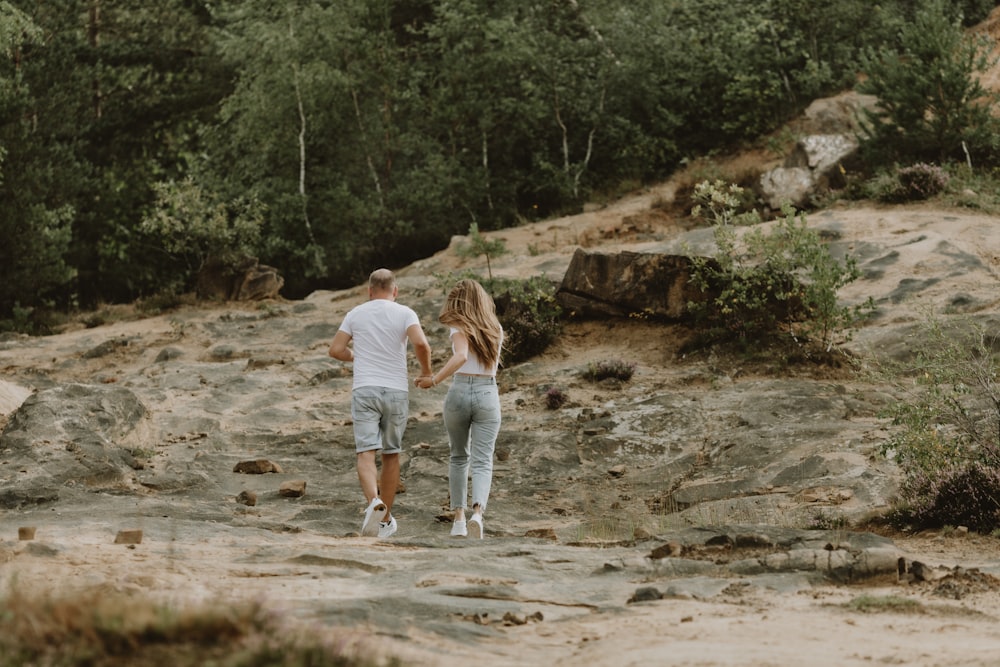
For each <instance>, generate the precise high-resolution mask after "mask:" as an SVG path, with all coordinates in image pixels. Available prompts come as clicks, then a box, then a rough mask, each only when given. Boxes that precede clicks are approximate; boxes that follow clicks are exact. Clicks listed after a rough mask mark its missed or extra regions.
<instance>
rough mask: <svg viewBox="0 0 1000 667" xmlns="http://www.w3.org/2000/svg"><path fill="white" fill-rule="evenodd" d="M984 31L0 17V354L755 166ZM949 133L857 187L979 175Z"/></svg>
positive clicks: (11, 4)
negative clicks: (847, 99) (920, 38)
mask: <svg viewBox="0 0 1000 667" xmlns="http://www.w3.org/2000/svg"><path fill="white" fill-rule="evenodd" d="M996 4H997V3H995V2H993V1H992V0H919V1H914V0H885V1H884V2H880V3H878V4H874V5H873V4H872V3H871V2H870V0H842V1H840V2H836V3H816V2H810V1H809V0H674V1H664V0H628V1H627V2H623V1H621V0H544V1H543V0H489V1H486V0H374V1H372V0H329V1H324V0H290V1H287V2H281V3H274V2H266V1H264V0H214V1H212V0H200V1H198V0H158V1H157V2H155V3H150V2H147V1H145V0H48V1H46V2H38V1H37V0H2V1H0V44H2V45H3V55H4V61H3V67H2V68H0V179H2V180H0V238H2V239H3V243H2V244H0V329H3V328H7V329H10V328H17V329H19V330H34V331H38V332H41V331H43V330H44V316H43V313H46V312H52V311H66V310H72V309H83V308H92V307H95V306H96V305H98V304H101V303H122V302H129V301H134V300H137V299H143V298H149V297H153V296H155V295H171V294H174V295H176V294H182V293H184V292H185V291H188V290H190V289H191V287H192V281H193V279H194V277H195V275H196V272H197V271H198V269H199V268H200V267H201V266H203V265H204V263H205V262H206V261H209V260H212V259H220V258H221V259H223V260H224V261H228V262H238V261H240V260H241V259H243V258H255V259H259V260H260V261H261V262H262V263H265V264H267V265H270V266H274V267H276V268H277V269H278V270H279V271H280V272H281V274H282V276H283V277H284V280H285V286H284V291H283V293H284V295H285V296H288V297H290V298H299V297H302V296H304V295H306V294H308V293H309V292H311V291H313V290H315V289H336V288H343V287H347V286H350V285H355V284H358V283H359V282H360V281H361V280H363V279H364V278H365V277H366V276H367V274H368V272H369V271H370V270H371V268H372V267H374V266H380V265H381V266H390V267H398V266H403V265H406V264H408V263H410V262H412V261H413V260H415V259H418V258H421V257H426V256H429V255H431V254H433V253H434V252H436V251H438V250H440V249H442V248H444V247H446V246H447V245H448V243H449V240H450V239H451V237H452V236H453V235H455V234H465V233H467V232H468V231H470V230H472V229H479V230H483V231H485V230H493V229H501V228H506V227H510V226H513V225H518V224H522V223H523V222H526V221H534V220H539V219H543V218H546V217H550V216H555V215H565V214H569V213H573V212H576V211H579V210H581V209H582V207H583V206H584V204H585V203H587V202H600V201H608V200H611V199H613V198H614V197H617V196H618V195H620V194H622V193H623V192H626V191H629V190H631V189H634V188H637V187H641V186H642V185H643V184H646V183H652V182H656V181H659V180H662V179H664V178H666V177H668V176H669V175H670V174H672V173H674V172H675V171H677V170H678V169H679V168H681V167H683V166H684V165H685V164H687V163H688V162H689V161H690V160H692V159H693V158H695V157H697V156H702V155H707V154H711V153H713V152H719V151H725V150H728V149H730V148H733V147H735V146H738V145H740V144H744V143H746V142H752V141H755V140H758V138H759V137H763V136H766V135H767V133H768V132H770V131H772V130H774V129H775V128H778V127H780V126H782V124H783V123H785V122H786V121H787V120H788V119H790V118H792V117H794V116H795V115H797V114H798V113H800V112H801V111H802V109H804V108H805V106H806V105H808V104H809V103H810V102H811V101H812V100H813V99H816V98H818V97H822V96H825V95H828V94H830V93H833V92H837V91H842V90H845V89H851V88H854V87H855V86H856V85H858V82H859V81H864V80H865V78H866V76H867V75H868V74H869V72H868V70H869V69H870V67H871V66H872V65H873V64H875V63H883V64H884V63H886V62H888V61H887V59H886V56H887V54H889V53H892V52H895V53H903V54H904V56H903V60H898V59H897V61H896V62H897V64H899V63H900V62H902V63H905V62H906V60H907V59H911V60H912V59H916V58H919V57H920V53H918V52H915V51H913V46H914V45H913V44H912V43H911V44H906V39H907V29H908V27H909V26H913V25H914V23H915V22H917V21H919V20H920V17H921V12H924V13H925V15H924V19H925V20H926V12H927V11H932V12H933V13H934V15H935V16H940V20H941V21H943V22H944V23H945V24H947V25H948V26H951V25H954V26H956V27H957V28H961V26H970V25H974V24H975V23H977V22H978V21H980V20H982V19H983V18H984V17H985V16H986V15H987V14H988V13H989V12H990V10H991V9H992V8H993V7H994V6H995V5H996ZM924 32H925V33H927V31H924ZM910 36H911V41H912V32H911V33H910ZM928 39H929V37H928ZM930 46H935V45H930ZM936 48H937V49H938V50H939V51H940V49H941V48H943V47H942V45H940V44H938V45H936ZM907 49H909V50H907ZM962 53H964V54H966V55H968V58H967V59H966V61H964V62H962V63H959V66H960V67H965V68H966V70H968V69H970V68H974V67H975V63H974V62H973V60H971V58H973V57H974V56H975V53H973V52H962ZM900 71H909V70H900ZM883 73H884V72H883ZM910 83H911V84H912V85H910V88H909V90H910V91H911V92H912V93H913V94H914V95H917V94H919V91H918V90H917V89H918V88H919V86H920V85H922V82H920V81H918V80H916V79H914V80H913V81H912V82H910ZM908 85H909V84H908ZM904 88H905V86H904ZM882 92H885V91H882ZM954 97H955V98H956V99H959V100H960V101H961V103H962V104H963V105H965V104H968V103H969V101H970V98H969V95H968V94H967V91H956V92H955V94H954ZM885 99H888V98H883V100H885ZM891 101H892V100H890V102H891ZM895 102H896V108H897V110H901V111H902V112H906V110H907V109H912V110H913V111H914V112H916V113H917V114H920V115H923V114H924V111H925V110H926V100H922V101H916V100H907V99H906V98H905V96H903V97H901V98H899V99H897V100H895ZM934 112H935V113H937V114H938V116H939V117H945V116H946V115H947V114H946V110H941V109H936V110H934ZM904 116H905V114H904ZM947 117H948V118H949V120H952V119H953V118H954V114H951V115H947ZM960 120H961V122H959V123H956V124H955V127H952V129H951V131H952V133H953V134H952V135H948V136H943V137H937V141H934V142H930V143H929V144H928V143H927V142H923V143H918V144H911V145H910V146H909V148H911V149H912V150H909V151H908V152H904V153H901V152H900V151H899V150H896V151H895V152H894V151H885V150H883V151H882V152H881V153H878V154H875V153H872V154H871V155H870V157H871V158H872V159H871V160H870V161H869V162H868V164H867V168H868V169H871V170H872V171H874V170H875V169H877V168H878V167H879V166H884V165H885V164H889V163H892V162H894V161H895V162H899V161H901V160H906V161H909V162H911V163H912V162H915V161H917V160H933V161H937V162H939V163H945V162H949V161H954V162H971V161H970V160H969V159H968V158H969V151H970V149H971V150H972V151H973V152H974V154H975V157H976V166H977V168H979V169H983V170H987V171H989V170H992V169H993V167H995V166H996V165H998V164H1000V149H998V148H997V146H996V145H995V144H996V141H997V139H996V137H997V134H996V133H994V132H991V131H986V132H983V131H980V132H979V134H975V133H971V134H970V133H969V132H967V129H968V128H969V127H970V126H971V125H970V123H969V122H968V118H964V119H960ZM979 130H983V128H982V127H980V128H979ZM944 131H945V132H947V131H948V128H944ZM955 133H957V134H955ZM910 136H911V137H912V136H914V135H912V134H911V135H910ZM882 138H883V139H886V138H888V139H893V140H899V139H901V138H903V137H902V136H901V135H899V134H898V133H896V134H894V135H892V136H890V135H885V136H883V137H882ZM885 144H886V142H883V146H882V147H883V149H884V148H885ZM894 145H895V146H897V148H899V147H904V146H905V142H902V141H896V143H895V144H894ZM928 146H930V147H929V148H928ZM876 158H877V159H876Z"/></svg>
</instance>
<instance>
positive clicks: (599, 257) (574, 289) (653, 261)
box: [556, 248, 701, 320]
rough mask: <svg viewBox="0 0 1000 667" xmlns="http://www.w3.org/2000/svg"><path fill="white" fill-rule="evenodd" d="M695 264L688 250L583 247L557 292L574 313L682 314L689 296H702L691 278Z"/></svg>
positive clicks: (562, 303)
mask: <svg viewBox="0 0 1000 667" xmlns="http://www.w3.org/2000/svg"><path fill="white" fill-rule="evenodd" d="M691 266H692V261H691V258H690V257H686V256H684V255H665V254H659V253H638V252H627V251H626V252H614V253H608V252H601V251H594V252H588V251H586V250H583V249H582V248H578V249H577V250H576V252H575V253H574V255H573V259H572V260H570V264H569V268H567V269H566V274H565V275H564V276H563V280H562V284H561V285H560V286H559V289H558V291H557V292H556V301H557V303H558V304H559V305H560V306H561V307H562V308H563V309H564V310H565V311H567V312H569V313H572V314H575V315H582V316H591V317H593V316H600V317H628V316H629V315H635V314H642V315H646V316H652V317H658V318H665V319H670V320H680V319H683V318H684V316H685V314H686V312H687V304H688V302H689V301H692V300H695V299H698V298H700V297H701V291H700V290H698V289H697V288H696V287H695V286H694V285H692V284H691Z"/></svg>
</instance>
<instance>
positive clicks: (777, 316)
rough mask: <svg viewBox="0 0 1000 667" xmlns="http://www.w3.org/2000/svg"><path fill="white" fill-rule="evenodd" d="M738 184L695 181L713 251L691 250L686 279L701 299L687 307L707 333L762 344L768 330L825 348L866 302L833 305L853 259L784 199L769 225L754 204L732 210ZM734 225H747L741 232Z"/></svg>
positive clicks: (698, 212)
mask: <svg viewBox="0 0 1000 667" xmlns="http://www.w3.org/2000/svg"><path fill="white" fill-rule="evenodd" d="M740 190H741V188H739V187H738V186H729V187H728V188H727V187H725V186H724V184H722V183H721V182H719V181H716V182H714V183H710V184H708V183H705V184H700V185H699V187H698V188H696V195H695V196H696V199H698V201H699V205H698V206H696V207H695V209H694V210H693V211H692V215H694V216H695V217H699V216H705V217H707V219H709V221H711V222H713V223H714V228H713V235H714V240H715V244H716V252H715V255H714V256H713V257H697V256H696V257H692V272H691V282H692V284H693V285H694V286H695V287H696V288H698V289H699V290H701V292H702V294H703V295H704V298H702V299H700V300H692V301H691V302H689V303H688V309H689V311H690V312H691V313H692V314H693V316H694V317H695V320H696V321H697V322H698V323H699V324H700V325H702V326H704V327H705V328H706V329H707V330H708V332H709V335H710V337H713V338H719V339H731V340H737V341H740V342H741V343H744V344H746V345H748V346H754V345H764V344H767V343H768V342H769V341H771V340H773V339H774V337H775V335H776V334H783V335H784V336H786V337H790V338H791V339H792V340H794V341H795V342H796V343H799V344H805V343H807V342H812V343H814V344H817V345H819V346H822V348H823V349H824V350H826V351H829V350H830V349H831V348H832V347H833V345H834V344H835V343H836V342H837V341H838V338H840V337H843V338H849V337H850V332H851V328H852V327H853V326H854V325H855V324H856V323H857V322H858V321H859V320H860V319H861V317H862V316H863V315H864V313H865V312H866V311H868V310H870V309H871V308H872V302H871V300H870V299H869V300H868V301H866V302H865V303H862V304H859V305H855V306H847V305H842V304H840V302H839V300H838V297H837V292H838V290H839V289H840V288H841V287H843V286H845V285H847V284H849V283H851V282H853V281H854V280H856V279H857V278H859V277H860V276H861V271H860V270H859V269H858V267H857V261H856V260H855V259H854V258H853V257H850V256H848V257H846V258H845V259H844V261H843V262H841V261H839V260H837V259H836V258H835V257H833V255H831V253H830V251H829V249H828V248H827V246H826V245H825V244H824V243H823V241H822V239H821V238H820V235H819V233H818V232H817V231H816V230H814V229H810V228H809V226H808V225H807V222H806V219H805V216H803V215H796V212H795V210H794V209H793V208H791V207H790V206H786V207H784V208H783V209H782V213H783V217H782V218H779V219H778V220H776V221H775V222H774V224H773V226H772V227H771V228H770V231H769V232H765V231H763V229H762V228H761V226H760V225H759V224H758V223H760V222H761V220H760V216H759V215H758V214H757V212H756V211H752V212H750V213H736V212H735V211H736V209H735V206H737V205H738V203H739V202H740V201H741V198H740ZM737 225H746V226H750V227H751V228H750V229H749V230H747V231H746V232H745V233H743V234H739V233H738V232H737V230H736V226H737Z"/></svg>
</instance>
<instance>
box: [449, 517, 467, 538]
mask: <svg viewBox="0 0 1000 667" xmlns="http://www.w3.org/2000/svg"><path fill="white" fill-rule="evenodd" d="M468 534H469V531H467V530H466V529H465V519H462V520H461V521H454V522H452V524H451V536H452V537H465V536H466V535H468Z"/></svg>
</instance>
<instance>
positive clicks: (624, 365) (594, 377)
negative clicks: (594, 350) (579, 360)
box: [583, 359, 635, 382]
mask: <svg viewBox="0 0 1000 667" xmlns="http://www.w3.org/2000/svg"><path fill="white" fill-rule="evenodd" d="M634 373H635V362H634V361H622V360H621V359H609V360H603V361H592V362H590V363H589V364H587V368H586V369H585V370H584V371H583V377H584V379H586V380H590V381H591V382H600V381H602V380H608V379H611V380H618V381H620V382H628V381H629V380H631V379H632V375H633V374H634Z"/></svg>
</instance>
